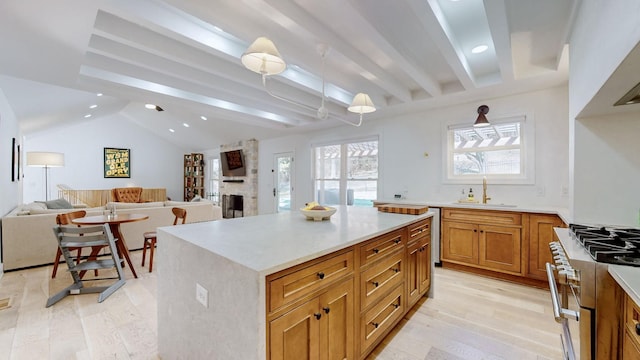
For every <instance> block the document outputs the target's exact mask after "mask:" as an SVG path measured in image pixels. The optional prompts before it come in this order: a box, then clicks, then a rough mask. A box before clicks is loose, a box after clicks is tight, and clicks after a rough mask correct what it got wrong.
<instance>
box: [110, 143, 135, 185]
mask: <svg viewBox="0 0 640 360" xmlns="http://www.w3.org/2000/svg"><path fill="white" fill-rule="evenodd" d="M104 177H105V178H130V177H131V153H130V150H129V149H118V148H104Z"/></svg>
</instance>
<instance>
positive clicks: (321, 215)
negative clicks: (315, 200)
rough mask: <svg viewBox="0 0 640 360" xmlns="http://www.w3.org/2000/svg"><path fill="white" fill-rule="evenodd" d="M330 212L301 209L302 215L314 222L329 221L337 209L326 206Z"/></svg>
mask: <svg viewBox="0 0 640 360" xmlns="http://www.w3.org/2000/svg"><path fill="white" fill-rule="evenodd" d="M325 208H328V210H305V209H304V208H301V209H300V212H301V213H302V215H304V216H306V217H307V220H313V221H322V220H329V218H330V217H331V215H333V214H335V212H336V208H333V207H330V206H325Z"/></svg>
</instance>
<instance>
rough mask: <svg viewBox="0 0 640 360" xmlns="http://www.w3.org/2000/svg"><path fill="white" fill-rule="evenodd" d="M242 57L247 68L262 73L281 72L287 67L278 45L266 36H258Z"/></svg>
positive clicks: (272, 73) (273, 73) (274, 73)
mask: <svg viewBox="0 0 640 360" xmlns="http://www.w3.org/2000/svg"><path fill="white" fill-rule="evenodd" d="M240 59H241V60H242V64H243V65H244V66H245V67H246V68H247V69H249V70H251V71H253V72H257V73H258V74H262V75H276V74H280V73H281V72H283V71H284V69H286V67H287V64H286V63H285V62H284V60H283V59H282V57H281V56H280V52H278V49H276V46H275V45H274V44H273V42H272V41H271V40H269V39H267V38H266V37H259V38H257V39H256V40H255V41H254V42H253V44H251V46H249V48H248V49H247V51H246V52H245V53H244V54H242V57H241V58H240Z"/></svg>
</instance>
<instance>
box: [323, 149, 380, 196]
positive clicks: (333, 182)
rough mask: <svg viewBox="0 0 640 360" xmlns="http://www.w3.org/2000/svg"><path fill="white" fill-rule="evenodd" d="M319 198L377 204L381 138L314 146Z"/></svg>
mask: <svg viewBox="0 0 640 360" xmlns="http://www.w3.org/2000/svg"><path fill="white" fill-rule="evenodd" d="M313 154H314V160H315V164H314V169H315V171H314V183H315V185H314V189H315V196H316V201H317V202H319V203H321V204H323V205H339V204H343V205H344V204H346V205H356V206H373V200H375V199H376V198H377V197H378V140H377V139H375V140H367V141H359V142H350V143H343V144H332V145H324V146H318V147H314V148H313Z"/></svg>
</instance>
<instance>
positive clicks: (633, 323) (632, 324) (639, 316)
mask: <svg viewBox="0 0 640 360" xmlns="http://www.w3.org/2000/svg"><path fill="white" fill-rule="evenodd" d="M626 298H627V300H626V304H625V309H626V311H625V324H626V328H627V334H628V336H629V339H630V340H631V341H633V342H634V343H635V344H636V346H637V347H640V307H639V306H638V305H637V304H636V303H635V302H634V301H633V299H631V298H630V297H629V296H626Z"/></svg>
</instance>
